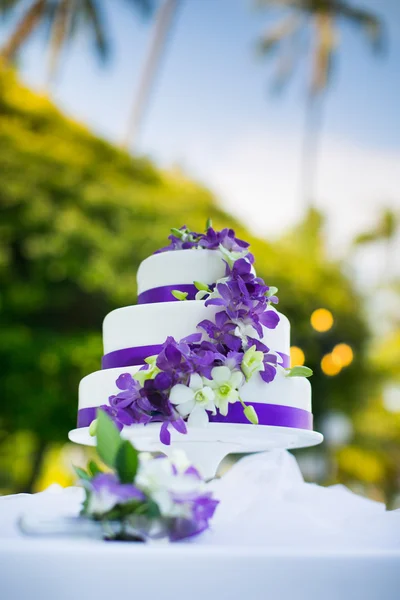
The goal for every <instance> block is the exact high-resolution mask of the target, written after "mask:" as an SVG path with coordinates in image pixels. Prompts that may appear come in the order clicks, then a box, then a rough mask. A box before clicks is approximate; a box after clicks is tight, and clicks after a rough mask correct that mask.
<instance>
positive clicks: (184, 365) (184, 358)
mask: <svg viewBox="0 0 400 600" xmlns="http://www.w3.org/2000/svg"><path fill="white" fill-rule="evenodd" d="M156 365H157V367H158V368H159V369H161V371H165V372H166V373H169V374H170V375H171V377H172V380H173V381H177V380H178V379H179V378H180V377H181V376H182V374H183V373H191V372H193V367H192V364H191V362H190V347H189V344H188V343H186V342H185V341H183V342H180V343H178V342H176V341H175V340H174V338H173V337H168V338H167V339H166V341H165V343H164V344H163V347H162V350H161V352H160V354H159V355H158V357H157V361H156Z"/></svg>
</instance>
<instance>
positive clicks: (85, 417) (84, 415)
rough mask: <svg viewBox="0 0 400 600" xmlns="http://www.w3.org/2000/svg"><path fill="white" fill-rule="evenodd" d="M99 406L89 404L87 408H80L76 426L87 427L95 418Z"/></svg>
mask: <svg viewBox="0 0 400 600" xmlns="http://www.w3.org/2000/svg"><path fill="white" fill-rule="evenodd" d="M99 408H100V407H99V406H89V408H81V409H79V410H78V421H77V424H76V426H77V428H78V429H80V428H81V427H89V425H90V423H91V422H92V421H94V420H95V418H96V416H97V411H98V409H99Z"/></svg>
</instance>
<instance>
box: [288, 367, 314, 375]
mask: <svg viewBox="0 0 400 600" xmlns="http://www.w3.org/2000/svg"><path fill="white" fill-rule="evenodd" d="M312 374H313V372H312V370H311V369H309V368H308V367H293V368H292V369H288V374H287V376H288V377H311V375H312Z"/></svg>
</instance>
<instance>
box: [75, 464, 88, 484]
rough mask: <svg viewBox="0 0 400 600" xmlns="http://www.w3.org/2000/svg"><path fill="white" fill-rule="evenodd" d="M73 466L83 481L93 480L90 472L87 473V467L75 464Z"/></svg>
mask: <svg viewBox="0 0 400 600" xmlns="http://www.w3.org/2000/svg"><path fill="white" fill-rule="evenodd" d="M72 468H73V469H74V471H75V473H76V474H77V476H78V477H79V479H82V481H90V480H91V478H92V477H91V475H90V474H89V473H87V472H86V471H85V469H81V468H80V467H76V466H75V465H72Z"/></svg>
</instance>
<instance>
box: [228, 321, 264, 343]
mask: <svg viewBox="0 0 400 600" xmlns="http://www.w3.org/2000/svg"><path fill="white" fill-rule="evenodd" d="M232 322H233V323H234V324H235V325H236V327H235V332H234V333H235V335H236V337H239V338H240V339H241V340H242V342H243V343H245V344H246V343H247V337H248V336H249V337H259V335H258V333H257V331H256V330H255V329H254V327H253V324H252V321H251V320H250V319H248V318H246V317H243V318H242V319H233V320H232Z"/></svg>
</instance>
